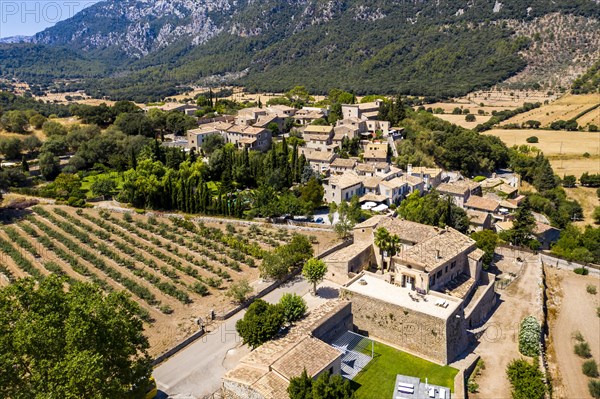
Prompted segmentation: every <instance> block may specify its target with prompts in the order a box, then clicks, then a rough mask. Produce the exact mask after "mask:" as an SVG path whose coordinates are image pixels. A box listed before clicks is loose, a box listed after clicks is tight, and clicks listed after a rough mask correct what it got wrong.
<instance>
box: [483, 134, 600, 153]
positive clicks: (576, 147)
mask: <svg viewBox="0 0 600 399" xmlns="http://www.w3.org/2000/svg"><path fill="white" fill-rule="evenodd" d="M485 134H490V135H494V136H498V137H500V139H501V140H502V141H504V143H505V144H506V145H507V146H509V147H512V146H513V145H522V144H526V145H529V146H532V147H536V148H538V149H540V151H542V152H543V153H544V155H547V156H551V155H561V154H562V155H571V156H573V155H576V156H582V155H583V154H584V153H586V152H587V153H589V154H590V155H592V156H594V155H599V154H600V152H599V151H600V133H591V132H565V131H557V130H541V129H492V130H488V131H487V132H485ZM531 136H536V137H537V138H538V139H539V143H535V144H529V143H527V141H526V139H527V138H528V137H531Z"/></svg>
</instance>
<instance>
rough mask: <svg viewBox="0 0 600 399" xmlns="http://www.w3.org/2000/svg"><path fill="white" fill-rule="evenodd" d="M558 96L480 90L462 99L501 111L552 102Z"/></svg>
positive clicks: (538, 92)
mask: <svg viewBox="0 0 600 399" xmlns="http://www.w3.org/2000/svg"><path fill="white" fill-rule="evenodd" d="M558 97H559V94H548V93H547V92H543V91H534V90H494V89H492V90H482V91H476V92H473V93H469V94H467V95H466V96H465V97H464V99H465V100H467V101H469V102H470V103H472V104H480V103H483V104H484V105H485V106H488V107H496V108H502V109H511V108H517V107H520V106H522V105H523V103H526V102H528V103H537V102H540V103H543V102H544V101H546V100H548V101H549V102H550V101H554V100H555V99H556V98H558Z"/></svg>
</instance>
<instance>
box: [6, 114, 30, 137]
mask: <svg viewBox="0 0 600 399" xmlns="http://www.w3.org/2000/svg"><path fill="white" fill-rule="evenodd" d="M0 127H1V128H3V129H4V130H6V131H7V132H11V133H26V132H27V129H29V119H28V118H27V114H25V112H23V111H18V110H12V111H7V112H5V113H4V114H3V115H2V116H1V117H0Z"/></svg>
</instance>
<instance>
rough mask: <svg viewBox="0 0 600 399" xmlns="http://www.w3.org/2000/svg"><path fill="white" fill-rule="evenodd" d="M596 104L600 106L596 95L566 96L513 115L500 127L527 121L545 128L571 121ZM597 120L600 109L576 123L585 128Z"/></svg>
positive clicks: (598, 96)
mask: <svg viewBox="0 0 600 399" xmlns="http://www.w3.org/2000/svg"><path fill="white" fill-rule="evenodd" d="M529 102H534V101H529ZM598 104H600V95H598V94H582V95H573V94H567V95H565V96H563V97H561V98H560V99H558V100H556V101H554V102H551V103H550V104H547V105H543V106H541V107H540V108H536V109H533V110H531V111H529V112H525V113H523V114H519V115H515V116H514V117H512V118H510V119H508V120H506V121H504V122H502V123H501V125H506V124H510V123H518V124H520V123H523V122H525V121H528V120H536V121H539V122H541V124H542V127H547V126H549V125H550V124H551V123H552V122H554V121H557V120H564V121H567V120H570V119H573V118H575V117H576V116H577V115H579V114H580V113H582V112H584V111H585V110H588V109H590V108H592V107H593V106H595V105H598ZM598 118H600V109H598V108H596V109H595V110H593V111H590V112H588V113H587V114H585V115H583V116H582V117H580V118H578V119H577V122H578V123H579V124H580V125H583V126H585V125H586V124H587V122H591V121H594V120H597V119H598ZM584 122H585V123H584ZM597 126H598V125H597Z"/></svg>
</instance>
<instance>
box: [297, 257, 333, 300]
mask: <svg viewBox="0 0 600 399" xmlns="http://www.w3.org/2000/svg"><path fill="white" fill-rule="evenodd" d="M326 273H327V265H326V264H325V262H323V261H322V260H320V259H316V258H312V259H309V260H308V261H307V262H306V263H305V264H304V267H303V268H302V275H303V276H304V278H306V279H307V280H308V281H309V282H310V283H312V285H313V293H314V294H315V295H317V284H319V283H320V282H321V281H323V278H324V277H325V274H326Z"/></svg>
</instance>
